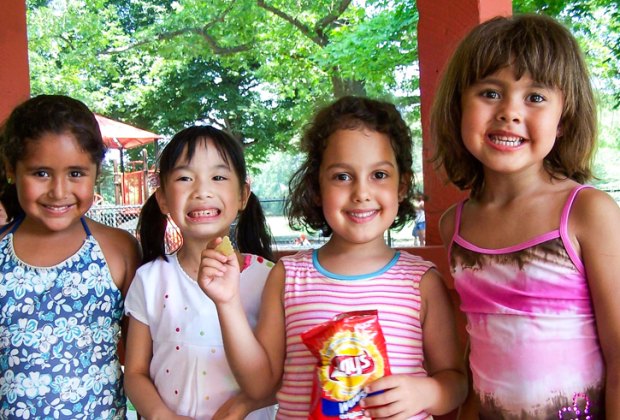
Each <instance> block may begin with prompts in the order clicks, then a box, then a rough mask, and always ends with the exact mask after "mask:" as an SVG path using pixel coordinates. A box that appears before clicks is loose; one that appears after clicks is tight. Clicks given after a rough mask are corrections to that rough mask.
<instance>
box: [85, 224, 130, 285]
mask: <svg viewBox="0 0 620 420" xmlns="http://www.w3.org/2000/svg"><path fill="white" fill-rule="evenodd" d="M88 227H89V228H90V230H91V232H92V234H93V236H94V237H95V239H97V242H99V245H100V246H101V250H102V252H103V255H104V256H105V259H106V261H107V263H108V266H109V267H110V272H111V273H112V278H113V279H114V283H116V285H117V287H118V288H119V289H120V290H121V291H122V292H123V294H124V292H125V291H126V290H127V288H128V287H129V283H130V282H131V280H132V279H133V276H134V274H135V271H136V268H137V267H138V264H139V262H140V246H139V244H138V241H137V239H136V238H135V237H134V236H133V235H131V234H130V233H129V232H127V231H126V230H123V229H118V228H115V227H111V226H107V225H104V224H102V223H99V222H96V221H94V220H90V219H88Z"/></svg>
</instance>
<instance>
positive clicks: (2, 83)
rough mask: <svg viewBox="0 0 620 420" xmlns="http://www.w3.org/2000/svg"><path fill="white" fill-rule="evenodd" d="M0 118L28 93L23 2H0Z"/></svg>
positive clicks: (7, 113)
mask: <svg viewBox="0 0 620 420" xmlns="http://www.w3.org/2000/svg"><path fill="white" fill-rule="evenodd" d="M0 63H1V64H0V121H4V120H5V119H6V118H7V117H8V116H9V114H10V113H11V110H12V109H13V108H14V107H15V106H16V105H17V104H19V103H21V102H23V101H25V100H26V99H28V97H29V96H30V74H29V68H28V33H27V30H26V2H25V0H14V1H7V2H3V4H2V13H0Z"/></svg>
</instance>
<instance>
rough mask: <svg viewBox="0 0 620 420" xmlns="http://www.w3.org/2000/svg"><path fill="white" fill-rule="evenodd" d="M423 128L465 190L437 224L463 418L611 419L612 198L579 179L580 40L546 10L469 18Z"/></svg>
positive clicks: (586, 157) (618, 339)
mask: <svg viewBox="0 0 620 420" xmlns="http://www.w3.org/2000/svg"><path fill="white" fill-rule="evenodd" d="M455 110H458V111H457V112H456V114H455ZM455 117H457V118H455ZM432 127H433V132H434V135H435V138H436V140H437V144H438V149H437V153H436V156H435V158H436V162H438V163H439V166H441V167H443V168H444V169H445V170H446V173H447V174H448V176H449V178H450V180H451V181H452V182H453V183H454V184H455V185H456V186H458V187H460V188H461V189H468V190H471V192H470V197H469V199H467V200H463V201H462V202H460V203H459V204H458V205H456V206H453V207H452V208H450V209H448V210H447V211H446V213H444V215H443V216H442V219H441V222H440V230H441V235H442V238H443V240H444V243H445V244H446V245H447V246H448V250H449V257H450V265H451V269H452V274H453V276H454V280H455V285H456V289H457V291H458V293H459V296H460V300H461V309H462V311H463V312H464V313H465V314H466V316H467V321H468V322H467V331H468V333H469V340H470V353H469V365H470V368H471V372H472V378H473V388H474V392H473V393H471V397H472V398H471V399H470V402H471V404H469V403H468V404H467V405H466V408H465V409H464V410H463V413H462V414H463V415H462V417H463V418H483V419H484V418H489V419H552V418H556V419H557V418H560V419H567V418H581V419H595V418H596V419H604V418H610V419H611V418H614V419H615V418H620V398H619V396H620V305H618V301H619V300H620V292H619V290H620V288H618V285H617V283H618V276H619V274H620V209H619V207H618V205H617V204H616V203H615V202H614V201H613V200H612V199H611V197H609V196H608V195H607V194H605V193H603V192H601V191H598V190H596V189H594V188H591V187H585V186H584V185H582V184H583V183H584V182H586V181H587V180H588V179H590V178H591V175H592V174H591V168H590V163H591V157H592V152H593V150H594V148H595V140H596V139H595V133H596V109H595V106H594V100H593V94H592V89H591V87H590V84H589V79H588V73H587V70H586V67H585V64H584V60H583V58H582V55H581V52H580V50H579V46H578V45H577V43H576V41H575V39H574V38H573V36H572V35H571V34H570V33H569V32H568V31H567V30H566V29H565V28H564V27H562V26H561V25H560V24H559V23H557V22H556V21H554V20H553V19H551V18H548V17H544V16H535V15H521V16H515V17H507V18H495V19H492V20H490V21H488V22H485V23H483V24H481V25H479V26H477V27H476V28H474V30H473V31H472V32H470V34H468V35H467V36H466V37H465V39H464V40H463V41H462V43H461V44H460V45H459V47H458V48H457V50H456V52H455V54H454V56H453V58H452V60H451V61H450V63H449V65H448V67H447V69H446V71H445V73H444V79H443V80H442V82H441V87H440V89H439V94H438V95H437V97H436V104H435V108H434V112H433V117H432Z"/></svg>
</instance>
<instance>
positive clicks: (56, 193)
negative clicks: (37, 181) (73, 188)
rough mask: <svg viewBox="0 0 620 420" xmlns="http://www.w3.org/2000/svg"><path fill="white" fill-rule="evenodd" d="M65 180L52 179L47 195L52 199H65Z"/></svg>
mask: <svg viewBox="0 0 620 420" xmlns="http://www.w3.org/2000/svg"><path fill="white" fill-rule="evenodd" d="M67 190H68V188H67V180H66V179H64V178H63V177H53V178H52V185H51V188H50V190H49V195H50V196H51V197H52V198H54V199H57V200H58V199H62V198H65V195H66V194H67Z"/></svg>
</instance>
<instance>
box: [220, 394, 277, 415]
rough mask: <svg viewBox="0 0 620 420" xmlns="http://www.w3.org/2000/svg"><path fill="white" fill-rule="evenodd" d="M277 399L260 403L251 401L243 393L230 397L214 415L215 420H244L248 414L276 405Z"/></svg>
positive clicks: (266, 399)
mask: <svg viewBox="0 0 620 420" xmlns="http://www.w3.org/2000/svg"><path fill="white" fill-rule="evenodd" d="M275 403H276V401H275V398H273V397H268V398H264V399H262V400H260V401H257V400H252V399H250V398H249V397H248V396H247V395H246V394H244V393H243V392H239V393H238V394H236V395H234V396H232V397H230V398H229V399H228V401H226V402H225V403H224V404H222V406H221V407H220V408H219V409H218V410H217V412H216V413H215V414H214V415H213V420H233V419H234V420H236V419H244V418H245V417H246V416H247V415H248V414H250V413H251V412H252V411H254V410H258V409H259V408H263V407H267V406H269V405H273V404H275Z"/></svg>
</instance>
